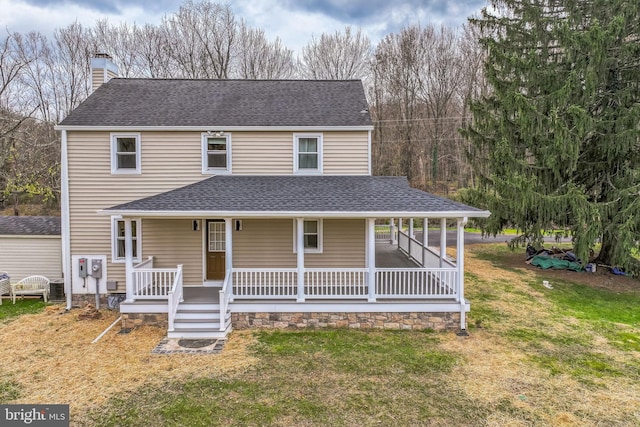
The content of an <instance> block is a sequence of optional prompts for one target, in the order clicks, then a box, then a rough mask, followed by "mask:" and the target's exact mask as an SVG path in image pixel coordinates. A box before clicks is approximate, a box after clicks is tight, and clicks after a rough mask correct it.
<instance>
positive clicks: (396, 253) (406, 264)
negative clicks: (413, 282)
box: [376, 241, 420, 268]
mask: <svg viewBox="0 0 640 427" xmlns="http://www.w3.org/2000/svg"><path fill="white" fill-rule="evenodd" d="M376 267H380V268H419V267H420V266H419V265H418V264H416V263H415V262H413V261H412V260H411V259H410V258H409V257H407V256H406V255H405V254H403V253H402V252H401V251H400V249H398V245H392V244H391V243H389V242H384V241H378V242H376Z"/></svg>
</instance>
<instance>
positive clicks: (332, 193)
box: [102, 176, 487, 335]
mask: <svg viewBox="0 0 640 427" xmlns="http://www.w3.org/2000/svg"><path fill="white" fill-rule="evenodd" d="M220 184H224V186H222V185H220ZM230 189H233V191H230ZM193 194H201V195H202V196H201V197H199V198H198V199H194V198H193ZM236 194H240V195H242V196H236ZM309 195H312V197H311V198H309V197H308V196H309ZM234 197H235V198H234ZM214 201H215V202H214ZM212 207H215V208H216V209H215V210H214V209H212ZM102 212H103V213H105V214H111V215H118V218H119V219H118V221H122V222H124V236H123V241H124V252H125V264H126V295H127V297H126V302H125V303H124V304H122V305H121V310H122V311H123V312H126V311H129V312H138V313H141V312H143V311H142V310H148V311H151V310H156V312H157V311H161V312H163V313H167V316H168V325H169V334H170V335H171V333H172V331H177V330H178V329H180V328H181V327H183V325H181V324H183V323H188V324H189V326H193V325H192V324H193V323H195V319H194V316H195V313H196V312H197V311H207V312H215V313H217V315H216V316H217V317H216V318H215V319H217V320H216V321H215V322H213V321H208V322H206V323H207V325H208V326H207V327H208V328H211V327H213V328H214V329H216V330H217V331H221V332H227V331H228V330H229V329H230V322H231V320H230V319H231V317H232V316H231V314H232V313H243V314H247V313H263V314H264V313H271V314H278V313H280V314H282V313H338V312H343V313H344V312H349V313H365V312H366V313H381V314H382V313H458V315H459V317H458V319H459V323H458V324H459V327H460V328H461V329H465V328H466V319H465V313H466V312H468V311H469V303H468V302H467V301H466V300H465V298H464V281H463V278H464V274H463V272H464V226H465V224H466V222H467V217H468V216H486V214H487V213H485V212H483V211H479V210H477V209H475V208H472V207H469V206H465V205H461V204H459V203H456V202H452V201H448V200H445V199H440V198H437V197H435V196H432V195H429V194H427V193H423V192H421V191H418V190H415V189H412V188H410V187H408V186H407V185H406V181H404V180H402V179H401V178H389V177H370V176H357V177H356V176H345V177H335V176H331V177H304V176H301V177H241V176H239V177H214V178H210V179H207V180H204V181H202V182H199V183H197V184H192V185H191V186H187V187H184V188H181V189H177V190H174V191H171V192H167V193H162V194H159V195H156V196H152V197H149V198H147V199H141V200H138V201H133V202H130V203H127V204H124V205H120V206H116V207H113V208H110V209H106V210H104V211H102ZM412 217H415V218H420V222H422V223H423V224H425V226H428V225H430V224H436V225H439V226H440V228H441V230H442V233H441V239H440V240H441V241H440V242H439V244H437V245H433V242H429V241H428V240H427V238H428V233H423V234H422V237H421V238H420V240H418V239H417V238H416V237H417V236H416V233H414V230H413V223H414V221H413V219H411V218H412ZM377 219H380V220H383V221H385V223H386V224H388V226H387V229H386V230H385V229H384V227H380V226H376V220H377ZM133 221H139V224H141V228H142V229H143V234H144V235H145V236H146V237H144V243H143V245H142V251H143V253H144V255H145V256H147V257H148V258H147V259H146V260H144V261H143V262H140V263H138V264H137V265H134V262H133V250H132V248H133V244H132V237H133V236H132V234H131V233H132V228H133V227H132V222H133ZM191 221H193V228H192V230H193V231H194V232H195V231H196V230H199V228H198V224H201V225H202V230H201V231H199V232H201V233H202V237H201V238H199V237H197V233H196V234H193V233H189V232H188V231H187V230H188V227H187V228H186V229H184V228H183V229H182V230H183V231H175V232H172V231H170V230H173V229H176V230H177V229H178V225H179V226H180V227H184V225H185V224H186V225H187V226H188V225H189V223H190V222H191ZM447 222H448V223H449V225H451V224H452V223H454V224H456V228H457V240H456V245H455V246H456V258H455V260H454V259H449V258H448V257H447V255H446V249H447V248H446V226H447ZM168 230H169V231H168ZM150 234H151V235H152V236H155V235H162V236H163V238H162V239H160V238H157V239H155V240H157V241H158V242H162V243H164V244H158V245H157V246H149V245H147V243H146V242H148V241H149V237H148V236H149V235H150ZM184 239H187V240H189V241H190V243H189V244H188V245H185V244H183V243H182V240H184ZM198 239H200V240H198ZM152 240H154V239H152ZM167 243H168V244H169V246H167ZM171 247H175V248H180V250H178V249H175V250H173V252H172V249H171ZM198 247H199V248H200V249H198ZM194 249H195V251H196V252H194ZM198 250H199V251H200V252H197V251H198ZM154 251H156V252H161V253H162V254H163V255H162V259H163V262H162V264H158V265H155V259H154V255H155V253H154ZM212 251H213V252H217V253H218V254H220V256H216V257H210V256H209V255H210V254H209V252H212ZM187 252H188V253H189V254H190V255H189V256H188V257H187V256H186V255H185V254H186V253H187ZM149 255H151V256H150V257H149ZM171 257H174V259H175V260H178V259H179V260H181V261H179V262H176V264H179V265H177V266H175V267H173V266H171V267H170V268H164V267H167V266H168V262H170V260H171ZM194 257H196V258H197V257H202V259H203V260H204V261H203V262H202V263H201V264H200V271H198V267H197V266H195V267H194V265H191V266H190V267H189V268H186V267H185V265H187V264H188V263H189V262H191V261H192V260H193V259H194ZM210 258H211V259H215V260H216V261H215V262H216V263H217V264H216V265H217V267H216V268H212V267H211V266H212V265H213V264H211V263H210V262H209V259H210ZM167 260H169V261H167ZM174 265H175V264H174ZM161 266H162V267H163V268H160V267H161ZM214 270H215V271H219V272H220V273H221V274H220V276H219V277H220V280H219V281H211V280H208V279H211V278H213V276H210V273H211V272H214V273H215V271H214ZM186 277H189V280H185V278H186ZM198 281H199V283H197V282H198ZM185 285H189V286H190V285H197V286H203V285H205V286H206V285H209V286H210V287H208V286H207V287H205V288H204V289H203V290H202V292H200V293H199V295H200V296H202V295H207V293H209V292H210V295H211V297H210V300H209V301H208V304H209V305H208V306H206V307H195V306H191V307H190V308H189V310H186V308H185V306H187V305H188V304H190V301H189V300H190V298H191V297H190V295H189V293H190V290H186V289H188V287H189V286H185ZM185 290H186V291H185ZM185 311H188V313H186V312H185ZM185 319H191V320H190V321H189V322H187V321H186V320H185ZM211 319H213V317H211V316H209V320H211Z"/></svg>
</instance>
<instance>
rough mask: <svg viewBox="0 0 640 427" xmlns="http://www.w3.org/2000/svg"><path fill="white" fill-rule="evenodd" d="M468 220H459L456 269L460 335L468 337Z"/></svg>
mask: <svg viewBox="0 0 640 427" xmlns="http://www.w3.org/2000/svg"><path fill="white" fill-rule="evenodd" d="M467 221H468V218H467V217H464V218H459V219H458V236H457V238H458V239H457V240H458V241H457V245H456V256H457V258H458V259H457V262H456V267H457V269H458V274H457V278H458V280H457V281H458V302H459V303H460V333H459V335H467V331H466V329H467V320H466V313H465V311H464V308H465V299H464V226H465V225H467Z"/></svg>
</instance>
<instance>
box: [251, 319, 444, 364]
mask: <svg viewBox="0 0 640 427" xmlns="http://www.w3.org/2000/svg"><path fill="white" fill-rule="evenodd" d="M292 334H294V335H295V339H292ZM258 337H259V340H260V342H261V343H263V344H266V345H262V346H260V347H259V348H260V350H259V353H260V354H262V355H264V356H267V357H276V358H281V357H282V356H289V357H292V356H296V355H297V356H307V355H311V356H312V359H311V360H312V361H313V360H319V361H321V362H322V365H323V366H331V367H332V369H334V370H336V371H339V372H344V373H356V372H357V373H360V374H362V373H365V374H367V375H387V374H389V375H391V374H394V373H398V372H404V373H412V374H425V373H429V372H433V371H440V372H447V371H448V370H449V369H450V368H451V367H452V366H453V364H454V363H455V361H456V358H455V357H454V356H453V355H451V354H449V353H445V352H442V351H437V350H434V348H435V347H436V343H437V338H436V337H435V336H433V334H430V333H428V332H416V333H406V332H401V331H385V332H363V331H350V332H346V331H344V330H341V329H332V330H315V331H303V332H295V333H292V332H283V331H275V332H269V333H265V332H262V333H259V335H258ZM354 354H362V355H366V359H367V363H364V364H363V363H362V360H359V359H358V358H354V357H353V356H354ZM297 359H298V360H299V361H300V362H298V363H305V362H304V361H305V360H306V362H308V361H309V359H306V358H302V357H300V358H297ZM312 364H313V362H312Z"/></svg>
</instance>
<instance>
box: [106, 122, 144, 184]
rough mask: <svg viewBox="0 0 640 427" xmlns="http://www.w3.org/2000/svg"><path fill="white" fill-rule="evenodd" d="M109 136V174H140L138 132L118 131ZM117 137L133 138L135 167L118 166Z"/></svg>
mask: <svg viewBox="0 0 640 427" xmlns="http://www.w3.org/2000/svg"><path fill="white" fill-rule="evenodd" d="M110 138H111V174H112V175H127V174H129V175H131V174H134V175H140V174H141V173H142V168H141V161H140V158H141V152H140V146H141V144H140V139H141V138H140V133H120V132H117V133H115V132H113V133H111V135H110ZM118 138H135V140H136V167H135V169H133V168H118V152H117V149H118Z"/></svg>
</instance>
